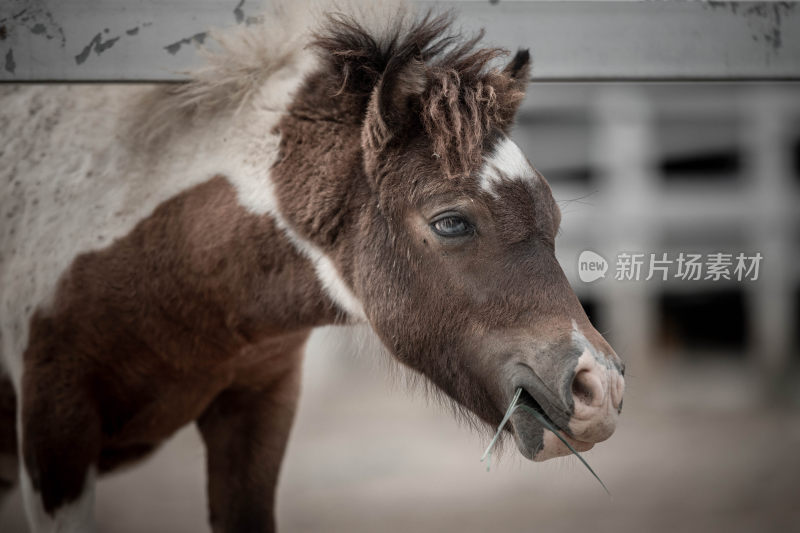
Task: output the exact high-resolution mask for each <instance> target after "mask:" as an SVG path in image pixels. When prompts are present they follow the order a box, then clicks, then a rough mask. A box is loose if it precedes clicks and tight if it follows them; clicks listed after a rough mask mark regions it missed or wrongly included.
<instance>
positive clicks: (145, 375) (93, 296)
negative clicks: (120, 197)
mask: <svg viewBox="0 0 800 533" xmlns="http://www.w3.org/2000/svg"><path fill="white" fill-rule="evenodd" d="M336 319H337V313H336V311H335V310H334V309H333V307H332V304H331V302H329V301H328V300H327V299H326V298H325V296H324V295H323V293H322V291H321V289H320V287H319V285H318V282H317V280H316V277H315V275H314V272H313V270H312V269H311V267H310V265H309V263H308V261H307V260H306V259H305V258H303V257H302V256H300V255H299V254H298V252H297V251H296V250H295V249H294V248H293V247H292V246H291V245H290V244H289V243H288V241H287V240H286V238H285V237H284V236H283V235H282V233H281V232H280V231H279V230H278V229H277V228H276V227H275V225H274V223H273V222H272V220H271V219H270V218H269V217H268V216H257V215H253V214H250V213H248V212H247V211H246V210H245V209H244V208H242V207H241V206H240V205H239V204H238V203H237V199H236V193H235V191H234V190H233V188H232V186H231V185H230V184H229V183H228V182H227V180H225V178H223V177H216V178H214V179H212V180H210V181H208V182H206V183H203V184H201V185H198V186H197V187H194V188H192V189H190V190H187V191H186V192H184V193H182V194H180V195H178V196H176V197H174V198H173V199H171V200H169V201H167V202H165V203H164V204H162V205H161V206H159V207H158V208H157V209H156V210H155V211H154V212H153V214H152V215H150V216H149V217H148V218H147V219H145V220H143V221H141V222H140V223H139V224H138V225H137V226H136V227H135V228H134V229H133V230H132V231H131V233H130V234H128V235H127V236H125V237H123V238H121V239H119V240H117V241H116V242H114V243H113V244H112V245H110V246H109V247H107V248H105V249H103V250H99V251H96V252H89V253H86V254H83V255H81V256H79V257H77V258H76V260H75V261H74V263H73V264H72V266H71V267H70V269H69V270H68V271H67V272H66V273H65V274H64V275H63V277H62V279H61V281H60V283H59V286H58V289H57V292H56V295H55V299H54V303H53V305H52V306H51V307H50V308H48V309H46V310H44V309H43V310H39V311H37V312H36V313H35V315H34V317H33V319H32V322H31V330H30V331H31V333H30V342H29V345H28V348H27V350H26V352H25V356H24V365H25V371H24V377H23V433H24V445H23V450H24V458H25V463H26V467H27V470H28V472H29V473H30V476H31V479H32V482H33V486H34V487H35V488H36V489H37V490H38V491H39V492H40V493H41V495H42V501H43V504H44V508H45V509H46V510H47V511H48V512H51V513H52V512H54V511H55V510H56V509H57V508H58V507H60V506H61V505H63V504H64V503H66V502H69V501H72V500H74V499H75V498H77V497H78V496H79V495H80V493H81V491H82V489H83V481H84V476H85V473H86V469H87V467H88V466H89V465H91V464H96V465H98V466H99V469H100V470H101V471H102V470H107V469H110V468H113V467H116V466H118V465H120V464H124V463H126V462H128V461H130V460H133V459H136V458H138V457H140V456H142V455H144V454H146V453H148V452H149V451H150V450H151V449H152V448H153V447H154V446H156V445H157V444H158V443H160V442H161V441H162V440H163V439H165V438H167V437H168V436H169V435H171V434H172V433H173V432H174V431H176V430H177V429H178V428H180V427H182V426H183V425H185V424H186V423H188V422H190V421H192V420H194V419H196V418H198V417H199V416H200V415H201V413H203V412H204V411H205V410H206V409H207V407H208V406H209V405H210V404H211V403H212V402H213V401H214V399H215V398H216V397H217V396H218V395H219V394H220V393H221V392H222V391H224V390H228V389H231V388H236V387H245V388H254V387H255V388H259V387H260V388H261V389H265V388H268V386H269V383H270V382H271V381H273V380H275V379H276V376H281V375H283V374H285V373H286V372H287V367H289V368H292V367H295V366H297V365H298V364H299V358H298V356H297V345H298V343H301V342H302V340H304V339H305V337H306V336H307V335H308V330H309V328H311V327H313V326H314V325H317V324H324V323H331V322H334V321H335V320H336ZM255 467H256V468H257V467H258V465H256V466H255Z"/></svg>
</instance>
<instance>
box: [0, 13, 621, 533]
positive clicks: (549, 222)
mask: <svg viewBox="0 0 800 533" xmlns="http://www.w3.org/2000/svg"><path fill="white" fill-rule="evenodd" d="M302 18H303V17H300V19H302ZM300 19H298V20H300ZM292 20H294V19H292V18H291V17H288V18H286V17H285V20H284V19H279V20H278V22H277V23H271V22H269V20H268V21H267V22H266V23H265V24H266V26H267V27H251V28H247V29H245V30H241V31H240V32H239V33H235V34H233V35H227V36H226V35H222V36H221V37H219V40H220V43H221V48H222V49H223V50H222V51H221V52H219V54H218V55H216V56H212V57H211V58H210V59H209V64H208V66H207V67H206V68H204V69H202V70H200V71H199V72H198V73H197V74H196V76H195V77H194V79H193V80H192V81H189V82H187V83H185V84H181V85H177V86H175V85H172V86H158V87H146V86H120V85H115V86H47V87H35V86H27V87H2V88H0V91H2V106H0V121H1V122H0V124H2V137H3V140H2V148H1V149H2V155H1V156H0V157H2V164H0V187H2V195H1V196H0V202H2V203H1V204H0V208H1V209H2V213H0V216H1V217H2V229H0V239H2V248H0V253H2V256H0V266H1V270H0V281H1V282H0V325H1V326H2V330H1V331H2V338H1V340H2V344H1V345H0V350H1V351H2V359H3V361H4V364H5V368H6V376H7V377H6V378H4V379H5V381H6V382H7V383H8V385H7V386H6V388H5V390H4V391H2V393H0V408H2V414H0V417H2V418H0V446H2V448H0V454H2V455H0V465H3V470H0V474H2V476H3V477H4V480H3V483H5V484H7V485H8V486H11V484H14V483H16V482H19V484H20V487H21V490H22V493H23V501H24V502H25V507H26V513H27V517H28V520H29V523H30V525H31V527H32V529H33V530H34V531H37V532H39V531H87V530H90V529H91V528H92V509H93V484H94V480H95V476H96V475H98V474H102V473H103V472H108V471H110V470H112V469H114V468H116V467H118V466H119V465H122V464H125V463H128V462H131V461H135V460H137V459H140V458H142V457H144V456H145V455H147V454H148V453H149V452H151V451H152V450H153V449H154V448H156V447H157V446H158V445H159V443H161V442H163V441H164V440H165V439H166V438H168V437H169V436H170V435H172V434H173V433H174V432H175V431H176V430H178V429H179V428H181V427H182V426H184V425H186V424H189V423H192V422H194V423H196V424H197V426H198V428H199V430H200V433H201V434H202V437H203V439H204V441H205V445H206V447H207V456H208V496H209V507H210V521H211V524H212V527H213V529H214V531H218V532H231V531H248V532H254V531H272V530H273V529H274V518H273V501H274V494H275V485H276V480H277V477H278V472H279V468H280V464H281V458H282V456H283V452H284V448H285V445H286V440H287V436H288V433H289V429H290V426H291V424H292V417H293V413H294V410H295V405H296V402H297V397H298V383H299V380H300V367H301V359H302V353H303V346H304V343H305V341H306V339H307V338H308V335H309V333H310V331H311V330H312V328H315V327H317V326H322V325H325V324H342V325H346V324H368V325H369V326H370V328H371V329H372V330H373V331H374V332H375V333H376V334H377V336H378V338H379V339H380V340H381V342H382V344H383V345H384V347H385V348H386V349H387V350H388V351H389V352H391V354H392V355H393V356H394V357H395V358H396V359H397V360H399V361H400V362H401V363H402V364H404V365H406V366H407V367H410V368H411V369H412V370H413V371H416V372H418V373H420V374H422V375H424V376H425V377H426V378H427V379H428V380H430V382H432V383H433V384H434V385H435V386H436V387H437V388H438V389H439V390H440V391H441V392H442V393H443V394H444V395H446V396H447V397H449V398H450V399H452V400H453V401H454V402H455V403H456V404H457V405H459V406H460V407H461V408H463V409H464V410H465V411H467V412H470V413H472V414H473V415H474V416H476V417H477V418H478V419H480V420H482V421H483V422H485V423H486V424H489V425H491V426H495V425H497V424H498V423H499V421H500V419H501V418H502V416H503V413H504V411H505V410H506V408H507V406H508V404H509V401H510V399H511V398H512V396H513V395H514V393H515V390H516V389H517V387H522V388H523V389H524V391H525V393H524V394H523V401H524V402H527V403H528V405H530V406H533V407H535V408H536V409H539V410H540V411H541V412H543V413H544V414H545V415H546V416H547V417H549V419H550V420H551V421H552V423H553V424H554V425H555V426H557V427H558V428H559V429H560V431H561V432H562V434H563V435H564V436H565V438H567V439H568V440H569V441H570V442H571V443H572V445H573V446H575V447H576V448H577V449H579V450H585V449H588V448H590V447H591V446H592V443H596V442H599V441H602V440H604V439H607V438H608V437H609V436H610V435H611V434H612V432H613V431H614V428H615V424H616V420H617V415H618V412H619V410H620V408H621V405H622V392H623V388H624V385H623V383H624V381H623V378H622V364H621V362H620V361H619V359H618V357H617V356H616V354H615V353H614V351H613V350H612V349H611V347H609V345H608V344H606V342H605V340H604V339H603V338H602V336H601V335H600V334H599V333H598V332H597V331H595V329H594V328H593V327H592V325H591V324H590V323H589V320H588V319H587V317H586V315H585V314H584V312H583V310H582V308H581V306H580V304H579V302H578V300H577V298H576V297H575V294H574V293H573V291H572V290H571V288H570V286H569V284H568V283H567V280H566V278H565V276H564V274H563V272H562V270H561V268H560V267H559V265H558V263H557V262H556V258H555V255H554V239H555V235H556V232H557V230H558V227H559V221H560V218H561V215H560V213H559V209H558V207H557V205H556V203H555V201H554V200H553V197H552V194H551V191H550V187H549V186H548V184H547V182H546V181H545V179H544V178H543V177H542V176H541V175H540V174H539V173H538V172H537V171H536V170H535V169H534V168H533V166H531V164H530V162H529V161H528V160H527V159H526V157H525V156H524V155H523V153H522V152H521V151H520V149H519V148H518V146H517V145H516V144H514V142H513V141H512V140H511V139H510V138H509V132H510V130H511V126H512V122H513V119H514V115H515V112H516V110H517V107H518V106H519V104H520V102H521V101H522V99H523V96H524V92H525V87H526V84H527V80H528V77H529V56H528V53H527V51H520V52H518V53H517V54H516V55H515V56H514V57H513V58H512V59H511V60H510V62H508V63H507V64H505V66H500V67H498V66H495V65H496V60H497V58H498V56H499V55H500V51H498V50H496V49H491V48H483V47H481V46H480V43H479V41H478V40H477V39H471V40H465V39H462V38H461V37H460V36H458V35H456V34H452V33H450V31H451V30H450V20H449V18H448V17H447V16H432V15H428V16H422V17H416V18H415V17H403V16H400V15H396V16H394V17H392V18H391V19H390V21H389V22H388V23H384V24H383V28H382V29H374V28H373V27H371V26H370V25H369V24H367V23H366V22H360V21H359V20H360V19H358V17H355V18H354V17H350V16H345V15H330V16H328V18H327V19H326V21H325V22H324V23H323V24H322V25H321V26H319V27H318V28H317V30H316V32H314V33H311V34H309V33H307V32H303V31H300V30H301V29H302V28H298V27H295V26H293V25H292V23H291V21H292ZM301 26H302V24H301ZM12 387H13V393H12V390H11V388H12ZM15 428H16V431H15ZM509 430H510V432H511V433H512V434H513V436H514V438H515V440H516V443H517V446H518V448H519V450H520V452H521V453H522V454H523V455H524V456H525V457H527V458H529V459H533V460H544V459H548V458H551V457H556V456H559V455H564V454H565V453H567V450H566V448H565V447H564V446H563V444H561V442H560V441H559V440H558V439H557V438H556V437H555V435H554V434H552V433H551V432H550V431H547V430H545V429H544V428H543V427H542V426H541V425H540V424H539V423H538V422H537V421H536V420H535V419H534V418H533V417H531V416H530V415H529V414H526V413H525V412H521V411H518V412H517V413H516V414H515V415H514V416H513V417H512V420H511V425H510V427H509ZM17 458H19V460H17ZM17 464H18V467H17Z"/></svg>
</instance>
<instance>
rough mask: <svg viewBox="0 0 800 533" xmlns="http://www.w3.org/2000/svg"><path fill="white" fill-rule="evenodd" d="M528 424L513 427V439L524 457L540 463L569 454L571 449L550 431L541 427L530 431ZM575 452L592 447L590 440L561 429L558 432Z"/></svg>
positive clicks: (584, 450)
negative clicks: (585, 440) (586, 440)
mask: <svg viewBox="0 0 800 533" xmlns="http://www.w3.org/2000/svg"><path fill="white" fill-rule="evenodd" d="M531 430H532V428H531V427H530V426H526V427H523V428H517V427H515V428H514V440H515V441H516V443H517V448H518V449H519V451H520V453H521V454H522V455H523V456H525V458H527V459H530V460H531V461H534V462H537V463H541V462H542V461H547V460H548V459H555V458H556V457H564V456H566V455H571V454H572V451H570V449H569V448H567V446H566V445H565V444H564V443H563V442H562V441H561V439H559V438H558V437H557V436H556V435H555V434H554V433H553V432H552V431H550V430H549V429H545V428H542V427H539V428H538V431H531ZM558 434H559V435H561V437H563V438H564V440H566V441H567V442H568V443H569V444H570V446H572V447H573V448H574V449H575V451H577V452H579V453H580V452H586V451H589V450H591V449H592V448H593V447H594V443H592V442H583V441H580V440H575V439H573V438H572V437H570V436H569V435H567V434H566V433H564V432H563V431H559V432H558Z"/></svg>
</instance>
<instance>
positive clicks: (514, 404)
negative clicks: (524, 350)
mask: <svg viewBox="0 0 800 533" xmlns="http://www.w3.org/2000/svg"><path fill="white" fill-rule="evenodd" d="M521 395H522V387H518V388H517V392H516V393H515V394H514V398H513V399H512V400H511V404H510V405H509V406H508V409H507V410H506V414H505V416H503V420H501V421H500V425H499V426H497V432H496V433H495V434H494V437H493V438H492V441H491V442H490V443H489V446H488V447H487V448H486V451H485V452H483V456H482V457H481V461H486V471H487V472H488V471H489V469H490V468H491V466H492V449H493V448H494V446H495V445H496V444H497V441H498V440H499V439H500V435H501V433H502V431H503V428H504V427H505V425H506V424H507V423H508V421H509V419H510V418H511V415H512V414H514V411H516V410H517V409H520V408H522V409H525V410H526V411H528V412H529V413H530V414H532V415H533V417H534V418H536V420H537V421H538V422H539V423H540V424H542V426H544V427H545V428H547V429H549V430H550V431H551V432H552V433H553V434H554V435H555V436H556V437H558V439H559V440H560V441H561V442H563V443H564V445H565V446H566V447H567V448H568V449H569V451H571V452H572V453H573V454H574V455H575V457H577V458H578V459H580V461H581V463H583V466H585V467H586V468H587V469H588V470H589V472H591V473H592V475H593V476H594V478H595V479H596V480H597V481H598V482H599V483H600V485H602V487H603V490H605V491H606V493H607V494H608V495H609V496H610V495H611V492H609V490H608V487H606V484H605V483H603V480H602V479H600V476H598V475H597V474H596V473H595V471H594V470H592V467H591V466H589V463H587V462H586V459H584V458H583V457H582V456H581V454H579V453H578V452H577V450H575V448H573V447H572V445H571V444H570V443H569V442H567V440H566V439H565V438H564V437H562V436H561V434H560V433H559V432H558V430H557V429H556V428H555V427H553V424H551V423H550V421H549V420H547V419H546V418H545V417H544V416H543V415H542V414H541V413H540V412H539V411H537V410H536V409H534V408H532V407H530V406H528V405H525V404H522V403H519V397H520V396H521Z"/></svg>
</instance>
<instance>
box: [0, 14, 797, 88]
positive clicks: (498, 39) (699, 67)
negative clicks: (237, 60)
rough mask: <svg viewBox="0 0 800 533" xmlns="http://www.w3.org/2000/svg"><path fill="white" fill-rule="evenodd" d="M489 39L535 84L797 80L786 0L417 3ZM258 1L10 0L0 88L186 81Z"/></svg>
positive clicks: (1, 34)
mask: <svg viewBox="0 0 800 533" xmlns="http://www.w3.org/2000/svg"><path fill="white" fill-rule="evenodd" d="M420 3H421V4H423V5H437V6H443V7H445V8H449V7H455V8H456V9H457V10H458V11H460V12H461V18H460V21H461V22H462V23H463V25H464V27H465V28H469V29H475V28H479V27H485V28H486V30H487V39H488V41H489V42H492V43H495V44H497V45H501V46H504V47H507V48H511V49H515V48H518V47H527V48H530V49H531V51H532V53H533V56H534V61H535V70H534V79H538V80H634V79H635V80H675V79H691V80H709V79H773V80H774V79H794V80H797V79H800V9H797V4H795V3H787V2H780V3H777V2H733V3H730V2H714V3H701V2H681V1H664V2H499V3H497V4H490V3H488V2H458V1H449V2H420ZM255 15H257V12H256V8H255V2H253V1H252V0H250V1H248V0H3V1H2V2H0V80H6V81H25V80H28V81H37V80H56V81H92V80H104V81H142V80H179V79H182V78H183V77H184V75H182V74H181V71H184V70H186V69H187V68H190V67H192V66H193V65H196V64H197V63H198V55H197V52H196V49H197V47H196V45H197V44H201V43H202V42H203V41H204V39H205V36H206V34H205V31H206V30H207V28H209V27H226V26H232V25H235V24H237V23H239V24H242V23H247V21H248V20H252V17H253V16H255Z"/></svg>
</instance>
